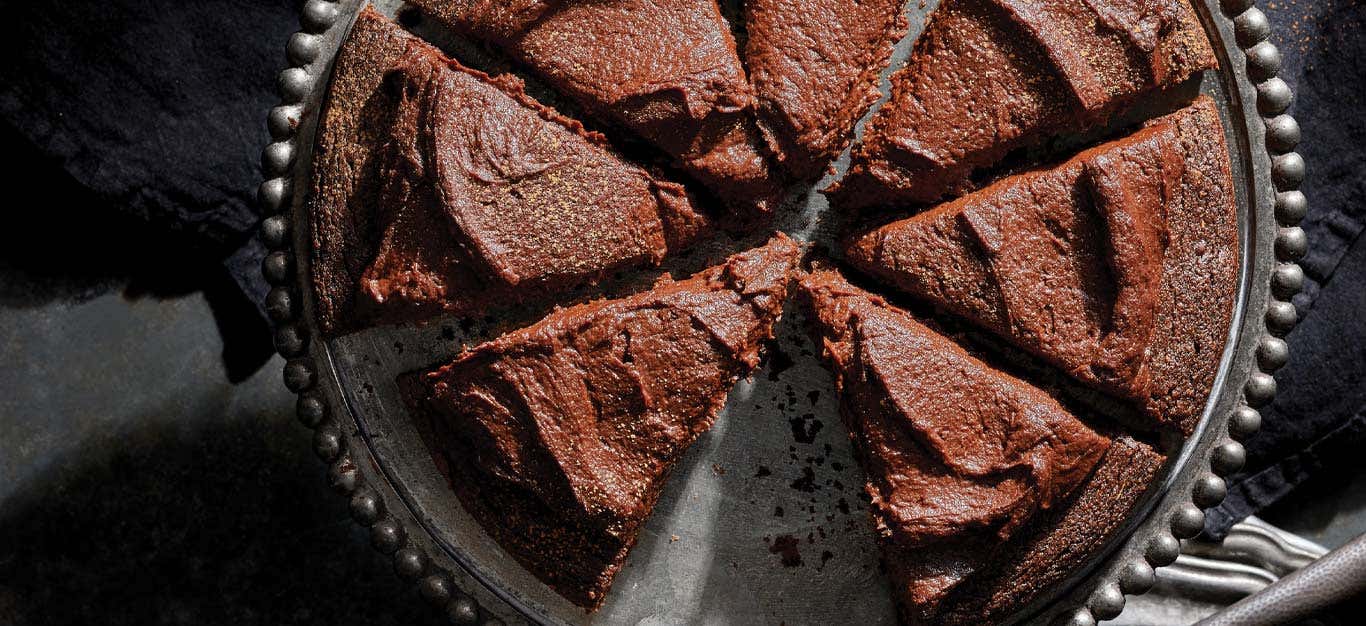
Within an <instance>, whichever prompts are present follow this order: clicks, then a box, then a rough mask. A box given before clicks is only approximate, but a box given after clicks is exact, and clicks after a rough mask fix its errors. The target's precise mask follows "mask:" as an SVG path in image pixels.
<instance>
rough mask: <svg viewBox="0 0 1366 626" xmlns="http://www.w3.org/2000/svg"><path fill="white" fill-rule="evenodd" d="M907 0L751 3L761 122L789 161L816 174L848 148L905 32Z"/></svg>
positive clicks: (806, 174)
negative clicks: (904, 10)
mask: <svg viewBox="0 0 1366 626" xmlns="http://www.w3.org/2000/svg"><path fill="white" fill-rule="evenodd" d="M905 6H906V3H905V1H904V0H747V1H746V2H745V13H744V15H745V28H746V32H747V33H748V40H747V41H746V42H745V51H744V52H745V64H746V66H747V67H748V68H749V78H750V82H751V83H752V84H753V85H754V91H755V95H756V96H757V97H758V104H759V125H760V128H762V129H763V130H764V133H765V136H766V137H767V138H768V140H769V144H770V145H771V146H772V147H773V150H774V152H775V154H776V155H777V158H778V160H779V162H780V163H782V165H783V166H784V167H785V168H786V169H787V170H788V171H789V172H791V173H792V174H793V176H794V177H796V178H802V179H810V178H815V177H816V176H818V175H819V173H820V170H821V168H823V167H825V166H826V164H827V163H829V162H830V161H832V160H833V159H834V158H835V157H836V156H838V155H839V153H840V152H841V151H842V150H844V148H845V146H847V145H849V138H850V135H851V133H852V132H853V130H854V123H855V122H857V121H858V120H859V118H861V117H863V114H864V113H866V112H867V111H868V107H870V106H872V104H873V103H874V102H876V101H877V99H878V97H879V95H880V94H879V92H878V90H877V80H878V75H879V73H880V72H881V71H882V69H883V68H885V67H886V66H887V62H888V60H889V59H890V58H891V54H892V44H894V43H895V42H896V41H897V40H898V39H900V38H901V36H902V35H903V34H904V33H905V32H906V18H905V14H904V12H903V9H905Z"/></svg>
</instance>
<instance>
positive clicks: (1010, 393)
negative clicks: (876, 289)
mask: <svg viewBox="0 0 1366 626" xmlns="http://www.w3.org/2000/svg"><path fill="white" fill-rule="evenodd" d="M801 293H802V295H803V297H804V300H805V303H806V305H807V308H808V311H809V316H810V318H811V321H812V323H813V325H814V327H815V329H816V331H817V335H818V337H819V340H820V342H821V343H822V345H823V354H824V356H825V358H826V360H827V362H828V363H829V364H830V367H831V369H832V370H833V371H834V373H835V385H836V390H837V391H838V393H839V397H840V414H841V417H842V419H843V421H844V423H845V425H846V427H847V428H848V429H849V436H850V439H851V440H852V442H853V444H854V449H855V452H856V455H857V457H858V460H859V463H860V464H861V465H862V467H863V470H864V473H865V474H866V477H867V485H866V487H865V489H866V491H867V494H868V496H869V498H870V511H871V513H872V517H873V522H874V525H875V527H876V530H877V534H878V536H879V538H880V541H881V545H882V549H883V554H884V562H885V563H886V565H887V569H888V574H889V575H890V576H891V578H892V582H893V588H894V592H895V594H896V597H897V601H898V604H899V606H900V609H901V611H902V615H903V617H904V618H905V619H906V620H907V621H910V622H914V623H920V622H924V621H929V620H931V619H932V618H933V616H934V615H936V614H937V613H938V612H939V610H940V605H941V603H942V601H943V600H944V598H946V597H947V596H948V595H949V594H950V593H952V592H953V591H954V590H955V589H957V588H958V587H959V586H960V585H962V584H963V583H964V582H965V581H966V580H967V579H969V578H970V577H972V576H973V575H974V574H975V573H976V572H978V571H979V570H981V569H982V568H983V567H984V566H985V565H987V564H988V563H989V562H990V561H989V556H990V554H991V551H992V546H993V545H995V544H998V543H1000V542H1003V541H1008V540H1010V539H1011V538H1012V537H1014V536H1016V535H1017V534H1018V533H1019V532H1020V530H1021V529H1022V528H1023V527H1025V526H1027V525H1029V524H1030V523H1031V521H1032V520H1033V519H1034V518H1035V517H1037V516H1038V515H1039V514H1040V512H1042V511H1048V510H1051V509H1054V508H1055V507H1058V506H1060V505H1061V504H1062V503H1063V502H1064V501H1065V500H1066V499H1067V498H1068V496H1069V495H1070V494H1072V493H1073V492H1074V491H1075V490H1076V489H1077V487H1078V486H1079V485H1081V484H1082V483H1083V482H1084V481H1085V480H1086V478H1087V476H1088V475H1089V474H1090V472H1091V470H1092V469H1093V468H1094V467H1095V466H1096V464H1097V462H1098V461H1099V460H1100V459H1101V457H1102V456H1104V455H1105V453H1106V451H1107V450H1108V449H1109V448H1110V446H1111V442H1110V440H1109V439H1107V438H1106V437H1104V436H1102V435H1099V434H1097V433H1096V432H1094V431H1093V430H1091V429H1090V428H1089V427H1087V426H1086V425H1085V424H1083V423H1082V422H1081V421H1079V420H1078V419H1077V418H1076V417H1074V416H1073V415H1072V414H1071V413H1070V412H1068V411H1067V410H1066V409H1064V408H1063V407H1062V406H1061V405H1059V404H1058V402H1057V401H1056V400H1054V399H1053V398H1052V397H1051V396H1049V395H1048V394H1047V393H1045V392H1043V391H1042V390H1040V389H1038V388H1036V387H1034V386H1033V385H1030V384H1029V383H1026V382H1024V381H1022V380H1020V379H1017V378H1015V377H1013V376H1011V375H1009V374H1006V373H1004V372H1002V371H1000V370H997V369H995V368H993V367H992V366H990V365H988V364H986V363H984V362H982V361H980V360H978V359H977V358H975V357H973V356H972V355H970V354H968V353H967V352H966V351H965V350H964V349H963V348H962V347H960V346H959V345H958V344H957V343H955V342H953V341H952V340H950V339H948V338H947V337H944V336H942V335H940V334H938V333H936V332H934V331H933V330H931V329H930V328H928V327H926V326H925V325H923V324H922V323H920V322H919V321H917V320H916V319H915V318H914V317H913V316H912V315H911V314H910V313H907V312H906V311H903V310H900V309H897V308H894V307H892V306H891V305H889V304H888V303H887V302H885V301H884V300H882V299H881V298H879V297H877V296H873V295H871V294H869V293H867V292H865V291H862V290H860V289H858V288H856V287H854V286H852V285H850V284H849V283H848V282H847V281H845V279H844V278H843V277H842V276H840V275H839V274H838V273H836V272H834V271H830V270H823V271H817V272H815V273H813V274H811V275H810V276H808V277H806V278H805V279H804V280H803V281H802V283H801Z"/></svg>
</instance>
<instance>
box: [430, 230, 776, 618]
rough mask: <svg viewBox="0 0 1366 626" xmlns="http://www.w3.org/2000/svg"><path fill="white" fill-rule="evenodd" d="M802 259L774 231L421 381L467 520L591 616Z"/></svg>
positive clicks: (501, 342) (557, 317)
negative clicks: (680, 276) (681, 276)
mask: <svg viewBox="0 0 1366 626" xmlns="http://www.w3.org/2000/svg"><path fill="white" fill-rule="evenodd" d="M799 254H800V249H799V248H798V246H797V244H796V243H794V242H793V241H792V240H790V239H788V238H786V237H784V236H782V235H778V236H776V237H775V238H774V239H772V240H771V241H770V242H769V243H768V244H767V245H765V246H763V247H761V248H757V249H754V250H750V251H748V252H744V253H741V254H737V255H735V256H733V257H731V258H730V259H729V260H727V261H726V262H725V263H724V264H722V265H719V266H716V267H713V268H711V269H708V270H705V271H703V272H701V273H699V274H697V275H695V276H693V277H691V278H688V279H686V280H681V281H677V282H674V281H671V280H668V279H667V278H665V279H664V280H662V281H661V282H660V283H659V284H657V285H656V286H655V287H654V288H653V289H651V290H650V291H648V292H645V293H641V294H638V295H634V296H630V297H627V298H623V299H619V300H607V301H598V302H592V303H588V304H583V305H579V306H575V307H571V308H568V309H563V310H560V311H557V312H555V313H552V314H551V315H549V316H547V317H546V318H545V319H542V320H541V321H539V322H537V323H535V324H533V325H531V326H529V327H526V328H523V329H521V330H517V331H514V332H511V333H508V334H506V335H503V336H502V337H499V338H498V339H495V340H494V341H491V342H489V343H485V344H483V345H480V346H478V347H476V348H474V349H472V350H469V351H466V352H465V353H463V354H461V355H460V356H459V357H458V358H456V359H455V361H454V362H452V363H450V364H449V365H446V366H444V367H441V368H439V369H437V370H435V371H432V372H430V373H428V374H427V375H426V377H425V378H426V382H427V385H425V386H424V387H422V388H421V389H422V391H423V392H424V393H425V394H426V397H425V398H423V397H419V398H410V399H409V401H410V404H416V405H419V406H423V407H424V408H425V410H426V411H427V412H429V414H430V415H432V417H433V420H434V424H433V431H434V432H435V434H436V439H437V441H438V448H439V450H440V453H441V455H442V456H443V457H444V459H445V462H446V463H447V464H448V468H449V471H450V473H451V484H452V485H453V487H454V489H455V491H456V494H457V495H458V496H459V498H460V501H461V503H462V504H463V505H464V507H465V509H466V510H467V511H469V513H470V514H471V515H472V516H473V517H474V518H475V519H476V520H478V521H479V523H480V524H481V525H483V527H484V529H485V530H486V531H487V532H488V533H489V534H490V535H492V536H493V537H494V539H496V540H497V541H498V543H499V545H501V546H502V547H503V548H504V549H505V550H506V551H507V552H508V553H509V554H511V555H512V556H513V557H514V558H516V559H517V560H518V562H520V563H521V564H522V565H523V566H524V567H526V568H527V569H528V570H530V571H531V573H533V574H535V575H536V576H537V577H539V578H540V579H541V580H543V581H545V583H546V584H547V585H550V586H551V587H552V588H554V589H555V590H556V591H558V592H559V593H560V594H562V595H564V596H565V597H566V598H568V599H569V600H571V601H573V602H574V603H576V604H579V605H581V606H584V607H588V608H596V607H597V606H598V605H600V604H601V603H602V601H603V598H604V595H605V594H606V593H607V590H608V589H609V588H610V587H611V585H612V579H613V577H614V576H615V575H616V573H617V570H619V569H620V568H621V565H622V561H623V560H624V559H625V558H626V553H627V552H628V551H629V550H630V549H631V546H632V545H634V543H635V540H636V535H637V533H638V532H639V531H640V527H641V525H642V524H643V523H644V522H645V520H646V518H647V517H649V515H650V511H651V509H652V508H653V507H654V504H655V501H656V499H657V498H658V497H659V492H660V490H661V489H662V487H663V485H664V481H665V479H666V478H667V476H668V474H669V470H670V469H671V468H672V467H673V465H674V463H675V462H677V461H678V459H679V457H680V456H681V455H682V454H683V452H684V451H685V450H687V448H688V446H689V445H691V444H692V442H693V441H694V440H696V439H697V437H698V436H699V435H700V434H702V433H703V432H705V431H706V430H707V429H708V428H710V427H711V424H712V421H713V420H714V419H715V418H716V414H717V412H718V411H720V410H721V407H722V406H723V405H724V404H725V400H726V396H727V394H728V393H729V392H730V389H731V387H732V386H734V384H735V382H736V381H737V380H738V379H739V378H740V377H742V376H746V375H748V374H749V373H750V372H751V371H753V369H754V368H755V367H756V366H757V365H758V363H759V352H760V346H761V344H762V343H763V342H764V341H766V340H767V339H769V338H770V337H771V336H772V329H773V325H774V323H775V322H776V321H777V320H778V317H779V316H780V315H781V313H782V307H783V302H784V300H785V299H786V297H787V292H788V285H789V282H790V281H791V279H792V273H793V271H794V268H795V264H796V262H797V258H798V256H799Z"/></svg>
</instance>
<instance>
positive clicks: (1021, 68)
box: [832, 0, 1216, 208]
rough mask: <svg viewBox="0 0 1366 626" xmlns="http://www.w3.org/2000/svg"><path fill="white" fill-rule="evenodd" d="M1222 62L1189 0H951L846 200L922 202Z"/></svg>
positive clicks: (862, 152) (862, 153)
mask: <svg viewBox="0 0 1366 626" xmlns="http://www.w3.org/2000/svg"><path fill="white" fill-rule="evenodd" d="M1215 65H1216V61H1215V58H1214V55H1213V53H1212V51H1211V50H1210V46H1209V42H1208V40H1207V39H1206V38H1205V34H1204V31H1203V30H1202V29H1201V26H1200V23H1199V20H1198V19H1197V18H1196V16H1195V13H1194V11H1193V10H1192V9H1191V7H1190V5H1189V4H1188V2H1187V0H1044V1H1037V0H944V2H943V4H941V5H940V6H939V8H938V9H936V10H935V12H934V13H933V14H932V15H931V17H930V21H929V23H928V24H927V26H926V28H925V31H924V33H923V34H922V35H921V36H920V38H919V39H918V40H917V41H916V44H915V49H914V51H913V53H912V55H911V58H910V59H909V60H908V61H907V64H906V67H904V68H902V69H900V70H898V71H897V73H896V74H895V75H894V76H893V77H892V94H891V99H890V100H889V101H888V102H887V104H886V105H885V106H883V107H882V108H881V109H879V110H878V112H877V114H876V115H875V116H874V117H873V119H872V121H871V122H870V123H869V126H868V131H867V132H866V133H865V135H864V138H863V142H862V144H861V145H859V146H858V147H857V148H856V149H855V152H854V156H853V165H852V167H851V168H850V170H849V174H848V175H847V176H846V177H845V178H844V179H843V180H841V181H840V182H839V183H838V184H837V185H836V186H835V187H834V188H833V189H832V192H833V197H832V201H833V202H834V203H835V204H836V205H837V206H840V207H845V208H860V207H867V206H873V205H892V206H897V205H904V204H906V203H927V202H933V201H935V200H938V199H940V198H941V197H943V196H944V195H945V194H958V193H962V192H965V191H967V190H968V189H969V187H970V183H969V178H970V177H971V176H972V174H973V173H974V171H976V170H978V169H981V168H985V167H989V166H991V165H994V164H996V163H997V162H999V161H1000V160H1001V158H1002V157H1004V156H1005V155H1006V154H1007V153H1009V152H1011V151H1012V150H1016V149H1019V148H1023V147H1027V146H1031V145H1035V144H1038V143H1039V142H1041V141H1043V140H1045V139H1047V138H1049V137H1050V136H1054V135H1057V134H1059V133H1063V132H1081V131H1084V130H1087V129H1089V128H1092V127H1095V126H1098V125H1100V124H1103V123H1104V122H1105V121H1106V120H1107V119H1108V118H1109V117H1110V116H1111V115H1112V114H1114V113H1116V112H1117V111H1119V110H1121V109H1123V108H1125V107H1126V106H1128V105H1129V104H1131V103H1132V102H1133V101H1134V100H1135V99H1136V98H1137V97H1139V96H1141V95H1144V94H1148V93H1152V92H1155V91H1158V90H1161V89H1164V88H1168V87H1172V86H1174V85H1177V84H1179V83H1181V82H1183V81H1185V80H1186V79H1187V78H1189V77H1190V76H1192V75H1193V74H1195V73H1197V72H1200V71H1202V70H1205V69H1208V68H1211V67H1214V66H1215Z"/></svg>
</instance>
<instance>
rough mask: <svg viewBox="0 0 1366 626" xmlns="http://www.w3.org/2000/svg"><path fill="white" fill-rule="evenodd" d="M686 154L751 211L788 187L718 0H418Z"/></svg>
mask: <svg viewBox="0 0 1366 626" xmlns="http://www.w3.org/2000/svg"><path fill="white" fill-rule="evenodd" d="M410 4H413V5H414V6H417V7H418V8H420V9H422V10H423V11H424V12H426V13H427V14H429V15H431V16H433V17H435V18H436V19H437V21H439V22H441V23H442V24H443V25H445V26H446V27H448V28H450V29H451V30H453V31H455V32H457V33H459V34H462V35H465V36H468V37H471V38H474V39H477V40H480V41H485V42H488V43H490V44H492V45H494V46H495V47H497V48H499V49H501V50H503V51H504V52H505V53H507V54H508V55H509V56H511V57H513V58H514V59H516V60H517V61H519V62H520V63H521V64H522V65H523V66H525V67H526V68H528V69H530V70H531V71H532V72H534V73H535V74H537V75H538V76H540V77H541V78H542V79H544V80H545V81H546V82H547V83H548V84H549V85H550V86H551V87H554V88H555V89H557V90H558V91H559V92H560V93H563V94H565V95H568V96H570V97H572V98H574V99H575V100H577V101H578V102H579V103H580V104H581V105H582V106H583V107H584V109H585V110H587V111H588V112H589V113H590V114H591V115H594V116H596V117H601V118H603V119H607V120H611V121H613V122H615V123H617V124H620V125H622V126H625V127H626V128H628V129H630V130H631V131H633V132H634V133H635V134H637V135H639V136H640V137H642V138H644V139H646V140H647V141H649V142H651V143H653V144H654V145H656V146H658V147H659V148H661V149H663V150H664V151H665V152H666V153H668V154H670V155H672V156H673V157H675V158H676V159H678V161H679V163H680V165H681V166H682V167H683V168H685V169H686V170H687V171H688V172H689V173H690V174H691V175H692V176H694V177H696V178H697V179H698V180H699V181H700V182H702V183H703V184H704V185H706V186H707V187H709V188H710V189H712V190H713V191H715V192H716V193H717V194H718V195H719V196H720V197H721V198H722V199H723V200H726V201H727V202H728V203H730V204H731V205H733V206H735V207H737V208H740V209H742V210H743V212H746V213H749V212H751V211H753V210H756V209H757V210H758V211H759V212H764V211H767V210H769V209H770V208H772V205H773V204H774V203H775V202H776V200H777V198H778V195H779V193H780V191H781V185H780V183H779V182H778V180H777V178H778V177H777V176H776V175H775V174H776V173H775V172H773V171H771V169H770V165H769V162H768V161H769V159H768V157H767V155H766V154H765V149H764V147H763V140H762V138H761V137H760V136H759V132H758V128H757V127H756V125H755V123H754V111H753V109H754V93H753V90H752V89H751V88H750V86H749V81H748V80H747V78H746V76H745V69H744V67H743V65H742V64H741V62H740V57H739V55H738V54H737V52H736V48H735V38H734V36H733V35H732V34H731V30H730V24H729V23H727V21H726V19H725V18H724V16H722V14H721V10H720V8H719V7H718V6H717V3H716V0H671V1H669V2H659V1H657V0H596V1H587V0H519V1H517V2H497V1H491V0H411V2H410Z"/></svg>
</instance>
